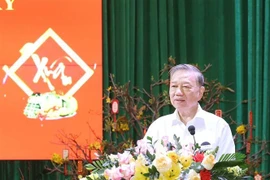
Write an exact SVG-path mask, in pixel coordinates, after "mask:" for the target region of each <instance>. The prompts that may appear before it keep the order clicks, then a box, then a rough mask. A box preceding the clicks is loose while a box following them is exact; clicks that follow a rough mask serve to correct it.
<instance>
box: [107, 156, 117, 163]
mask: <svg viewBox="0 0 270 180" xmlns="http://www.w3.org/2000/svg"><path fill="white" fill-rule="evenodd" d="M109 158H110V160H111V161H112V162H116V161H117V159H118V155H116V154H110V155H109Z"/></svg>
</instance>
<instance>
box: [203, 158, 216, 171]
mask: <svg viewBox="0 0 270 180" xmlns="http://www.w3.org/2000/svg"><path fill="white" fill-rule="evenodd" d="M214 165H215V156H214V155H213V154H209V155H206V156H204V158H203V161H202V166H203V167H204V168H205V169H207V170H211V169H212V168H213V167H214Z"/></svg>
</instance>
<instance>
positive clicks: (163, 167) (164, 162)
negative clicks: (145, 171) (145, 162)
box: [153, 154, 172, 173]
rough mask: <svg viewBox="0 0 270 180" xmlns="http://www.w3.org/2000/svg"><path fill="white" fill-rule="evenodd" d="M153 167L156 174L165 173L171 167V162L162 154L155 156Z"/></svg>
mask: <svg viewBox="0 0 270 180" xmlns="http://www.w3.org/2000/svg"><path fill="white" fill-rule="evenodd" d="M153 165H154V166H155V167H156V168H157V170H158V172H160V173H165V172H167V171H168V170H169V169H170V168H171V167H172V160H171V159H170V158H169V157H168V156H166V155H164V154H157V156H156V158H155V160H154V161H153Z"/></svg>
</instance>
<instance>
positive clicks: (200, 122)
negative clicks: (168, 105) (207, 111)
mask: <svg viewBox="0 0 270 180" xmlns="http://www.w3.org/2000/svg"><path fill="white" fill-rule="evenodd" d="M173 114H174V116H175V120H174V121H172V125H176V124H181V125H184V123H183V122H182V121H181V120H180V117H179V114H178V112H177V109H176V110H175V111H174V113H173ZM203 114H204V110H203V109H202V108H201V106H200V104H198V110H197V113H196V114H195V116H194V118H193V119H192V120H190V121H189V122H188V123H187V125H186V126H190V125H193V126H195V128H196V129H198V130H200V129H205V128H206V125H205V119H204V116H203ZM184 126H185V125H184Z"/></svg>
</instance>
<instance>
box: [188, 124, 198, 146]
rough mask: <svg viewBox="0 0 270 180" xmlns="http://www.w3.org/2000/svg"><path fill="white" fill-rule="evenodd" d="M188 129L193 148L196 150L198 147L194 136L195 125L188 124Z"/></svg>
mask: <svg viewBox="0 0 270 180" xmlns="http://www.w3.org/2000/svg"><path fill="white" fill-rule="evenodd" d="M188 131H189V133H190V134H191V135H192V136H193V141H194V146H195V150H196V149H197V148H199V147H198V144H197V143H196V140H195V136H194V135H195V126H193V125H190V126H188Z"/></svg>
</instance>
